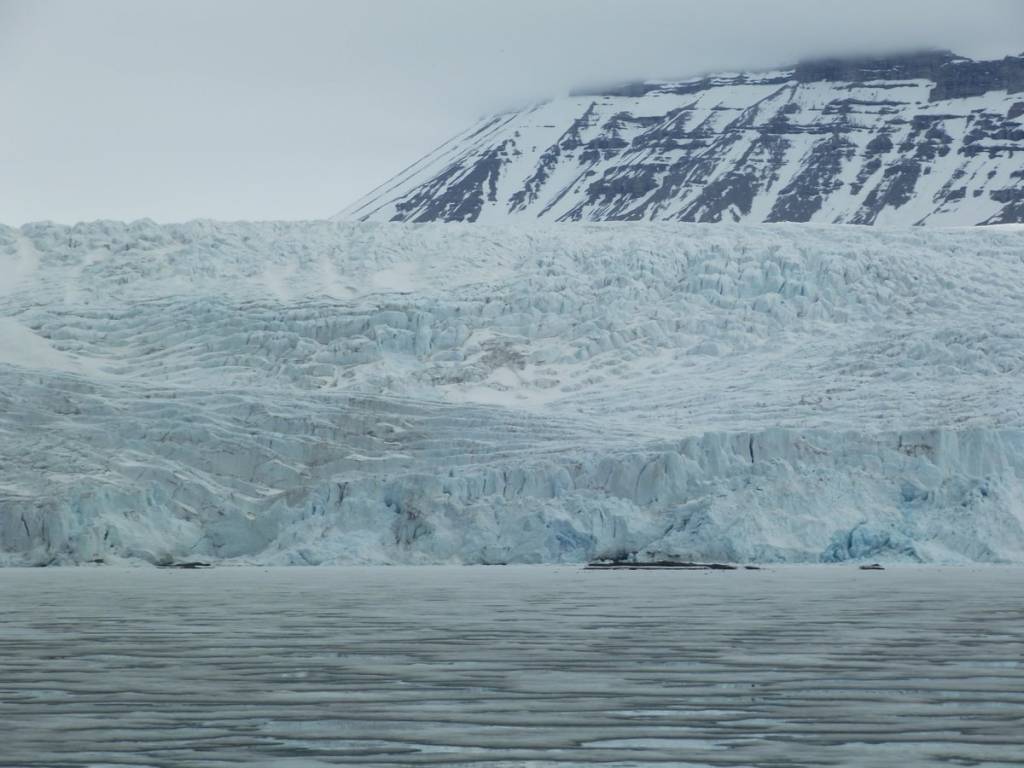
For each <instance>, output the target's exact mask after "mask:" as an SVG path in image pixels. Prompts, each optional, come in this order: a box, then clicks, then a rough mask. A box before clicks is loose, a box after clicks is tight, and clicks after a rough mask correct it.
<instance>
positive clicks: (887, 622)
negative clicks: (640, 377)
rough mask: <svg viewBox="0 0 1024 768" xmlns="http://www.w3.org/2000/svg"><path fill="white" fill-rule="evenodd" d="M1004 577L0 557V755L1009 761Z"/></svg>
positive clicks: (1020, 713)
mask: <svg viewBox="0 0 1024 768" xmlns="http://www.w3.org/2000/svg"><path fill="white" fill-rule="evenodd" d="M1022 576H1024V569H1021V568H1019V567H996V566H987V567H983V566H971V567H961V568H942V567H915V566H905V567H890V568H888V569H887V570H885V571H878V572H867V571H861V570H858V569H856V568H852V567H845V566H832V567H826V566H788V567H779V568H770V569H766V570H761V571H744V570H740V571H731V572H678V571H654V572H621V571H612V572H586V571H582V570H580V569H579V568H576V567H573V566H506V567H490V568H487V567H445V566H436V567H398V566H396V567H349V568H287V569H275V568H270V569H263V568H218V569H212V570H206V571H176V570H156V569H150V568H135V569H118V568H65V569H4V570H2V571H0V607H2V619H0V765H3V766H18V767H19V768H28V767H29V766H56V765H60V766H69V767H70V766H109V765H120V766H127V765H131V766H155V767H160V768H164V767H169V766H174V767H175V768H187V767H190V766H204V767H205V766H235V765H244V766H249V767H252V766H264V767H267V768H269V767H270V766H274V768H280V767H297V766H302V767H303V768H306V767H315V766H327V765H357V766H406V765H409V766H412V765H446V766H453V765H458V766H474V765H480V766H483V765H486V766H490V767H491V768H512V767H513V766H516V767H520V766H545V767H548V766H550V767H551V768H554V767H555V766H558V767H559V768H566V767H567V766H582V765H603V766H618V767H619V768H625V767H626V766H630V767H631V768H638V767H639V766H666V765H671V766H689V765H711V766H755V765H756V766H763V765H787V766H831V765H856V766H880V767H881V766H885V767H886V768H889V767H890V766H892V765H894V764H897V763H898V764H899V765H901V766H917V765H964V764H971V765H987V766H998V765H1005V766H1009V765H1020V760H1021V755H1022V754H1024V752H1022V746H1021V733H1022V731H1024V601H1022V600H1021V598H1022V593H1024V588H1022V583H1024V581H1022Z"/></svg>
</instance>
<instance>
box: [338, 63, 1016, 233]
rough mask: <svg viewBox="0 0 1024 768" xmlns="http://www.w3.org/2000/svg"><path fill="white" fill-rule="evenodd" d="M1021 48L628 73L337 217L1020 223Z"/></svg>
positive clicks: (499, 128)
mask: <svg viewBox="0 0 1024 768" xmlns="http://www.w3.org/2000/svg"><path fill="white" fill-rule="evenodd" d="M1021 93H1024V57H1007V58H1005V59H1002V60H999V61H971V60H969V59H964V58H962V57H958V56H956V55H954V54H952V53H950V52H948V51H937V52H922V53H915V54H910V55H905V56H894V57H873V58H860V59H828V60H819V61H810V62H803V63H801V64H798V65H797V66H796V67H795V68H794V69H792V70H786V71H780V72H767V73H747V74H731V75H709V76H705V77H701V78H696V79H692V80H686V81H681V82H676V83H633V84H628V85H625V86H619V87H615V88H607V89H597V90H592V91H588V92H585V93H583V92H581V93H576V94H574V95H572V96H569V97H566V98H564V99H559V100H555V101H552V102H548V103H546V104H541V105H538V106H535V107H532V108H530V109H526V110H523V111H521V112H515V113H507V114H504V115H500V116H497V117H493V118H489V119H487V120H484V121H482V122H481V123H480V124H479V125H478V126H476V127H474V128H473V129H471V130H469V131H467V132H466V133H465V134H463V135H462V136H460V137H457V138H456V139H455V140H453V141H451V142H449V143H448V144H446V145H444V146H443V147H441V148H440V149H438V150H437V151H435V153H433V154H432V155H428V156H427V157H426V158H424V160H422V161H421V162H419V163H417V164H415V165H414V166H412V168H411V169H410V170H408V171H406V172H405V173H404V174H403V175H401V176H399V177H397V178H396V179H394V180H392V182H389V183H388V184H386V185H384V186H383V187H382V188H381V190H378V191H377V192H375V193H373V194H371V195H370V196H368V197H367V198H365V199H364V200H361V201H359V202H358V203H356V204H355V205H354V206H352V207H351V208H349V209H348V210H347V211H345V212H344V213H343V214H340V216H342V217H344V218H359V219H381V220H388V219H391V220H396V221H415V222H425V221H503V220H506V219H509V218H526V219H531V220H532V219H541V220H552V221H605V220H621V221H651V220H678V221H698V222H738V221H758V222H760V221H770V222H776V221H779V222H781V221H791V222H822V223H832V222H836V223H851V224H887V225H907V226H909V225H914V224H932V225H965V224H996V223H1011V222H1022V221H1024V200H1022V199H1021V190H1022V189H1024V98H1022V97H1021V95H1020V94H1021Z"/></svg>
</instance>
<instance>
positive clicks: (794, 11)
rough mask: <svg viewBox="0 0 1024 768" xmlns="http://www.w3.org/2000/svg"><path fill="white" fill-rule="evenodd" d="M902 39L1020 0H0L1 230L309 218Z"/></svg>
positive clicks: (1007, 47) (1008, 13) (973, 41)
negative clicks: (556, 113) (604, 89)
mask: <svg viewBox="0 0 1024 768" xmlns="http://www.w3.org/2000/svg"><path fill="white" fill-rule="evenodd" d="M921 47H944V48H951V49H953V50H955V51H956V52H958V53H961V54H964V55H967V56H972V57H974V58H993V57H1001V56H1003V55H1005V54H1007V53H1020V52H1022V51H1024V0H948V1H947V0H882V1H876V0H774V2H765V0H676V1H675V2H670V1H669V0H614V1H613V0H514V1H513V0H503V1H499V0H420V1H416V0H337V1H336V2H316V1H314V0H279V1H278V2H265V1H261V0H162V1H158V0H70V1H64V0H0V221H2V222H5V223H9V224H20V223H22V222H25V221H31V220H39V219H53V220H56V221H62V222H75V221H79V220H91V219H95V218H117V219H134V218H140V217H145V216H148V217H150V218H153V219H156V220H157V221H182V220H186V219H190V218H197V217H206V218H220V219H267V218H281V219H293V218H319V217H324V216H330V215H332V214H334V213H336V212H337V211H339V210H340V209H342V208H344V207H345V206H346V205H347V204H348V203H350V202H351V201H352V200H354V199H355V198H357V197H359V196H360V195H361V194H362V193H364V192H366V191H368V190H369V189H371V188H372V187H374V186H376V185H377V184H379V183H381V182H382V181H385V180H386V179H387V178H389V177H390V176H391V175H393V174H394V173H395V172H397V171H398V170H400V169H401V168H403V167H404V166H406V165H408V164H409V163H410V162H412V161H414V160H415V159H417V158H418V157H420V156H421V155H423V154H424V153H426V152H427V151H429V150H430V149H432V148H433V147H434V146H436V145H437V144H439V143H441V142H442V141H444V140H445V139H446V138H448V137H449V136H450V135H452V134H453V133H456V132H458V131H459V130H461V129H462V128H463V127H465V125H466V124H467V123H468V122H470V121H472V120H474V119H475V118H476V117H478V116H479V115H481V114H483V113H486V112H490V111H495V110H499V109H503V108H507V107H511V106H515V105H516V104H521V103H525V102H530V101H533V100H539V99H543V98H546V97H549V96H552V95H557V94H559V93H562V92H565V91H567V90H568V89H570V88H572V87H574V86H580V85H587V84H597V83H605V82H607V83H611V82H621V81H627V80H630V79H638V78H671V77H681V76H686V75H691V74H695V73H700V72H703V71H707V70H721V69H739V68H748V67H753V68H765V67H770V66H775V65H782V64H787V63H791V62H793V61H795V60H797V59H800V58H803V57H807V56H814V55H822V54H832V53H835V54H844V53H851V52H861V51H879V50H889V49H902V48H921Z"/></svg>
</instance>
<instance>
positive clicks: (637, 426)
mask: <svg viewBox="0 0 1024 768" xmlns="http://www.w3.org/2000/svg"><path fill="white" fill-rule="evenodd" d="M1022 238H1024V232H1022V231H1021V229H1019V228H1016V227H988V228H983V229H974V228H963V229H938V228H936V229H922V228H917V229H888V228H884V227H875V228H866V227H855V226H819V225H807V224H805V225H789V224H774V225H752V226H729V225H721V224H719V225H713V224H712V225H702V224H688V223H677V222H673V223H646V224H640V223H631V224H618V223H598V224H582V223H581V224H576V225H572V226H564V225H563V226H558V225H533V226H518V227H515V228H513V227H507V226H492V225H482V224H476V225H463V224H423V225H411V224H397V223H370V222H339V221H318V222H287V223H286V222H262V223H246V222H235V223H220V222H211V221H195V222H189V223H186V224H174V225H158V224H155V223H153V222H151V221H137V222H133V223H120V222H93V223H89V224H79V225H75V226H64V225H58V224H53V223H35V224H28V225H24V226H22V227H19V228H13V227H0V563H2V564H7V565H30V564H35V565H43V564H72V563H83V562H90V561H101V562H106V563H121V562H131V561H145V562H150V563H155V564H160V563H171V562H176V561H181V560H185V559H203V560H209V561H213V562H229V563H261V564H268V565H286V564H345V563H409V564H419V563H519V562H521V563H534V562H581V561H584V560H588V559H592V558H598V557H620V556H625V555H632V554H636V555H637V556H639V557H684V558H690V559H720V560H729V561H749V562H838V561H847V560H862V559H871V560H879V561H907V562H946V563H964V562H1024V376H1022V372H1024V317H1022V314H1024V313H1022V309H1024V239H1022Z"/></svg>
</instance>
